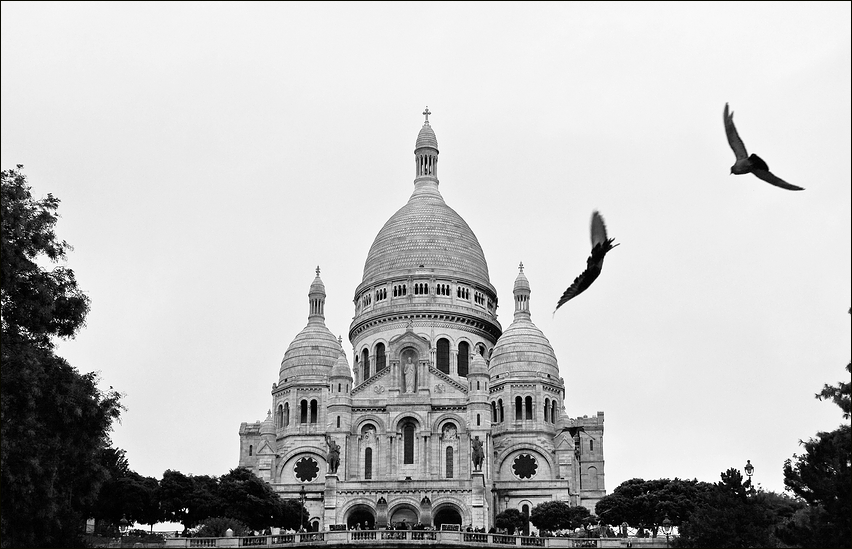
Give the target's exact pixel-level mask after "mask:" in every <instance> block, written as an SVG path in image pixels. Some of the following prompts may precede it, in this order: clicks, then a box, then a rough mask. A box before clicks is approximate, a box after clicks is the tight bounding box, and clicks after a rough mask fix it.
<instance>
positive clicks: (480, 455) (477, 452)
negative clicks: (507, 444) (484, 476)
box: [471, 437, 485, 471]
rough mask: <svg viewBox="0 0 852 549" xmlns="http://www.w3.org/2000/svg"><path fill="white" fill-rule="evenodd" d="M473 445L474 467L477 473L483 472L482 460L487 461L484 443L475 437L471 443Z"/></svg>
mask: <svg viewBox="0 0 852 549" xmlns="http://www.w3.org/2000/svg"><path fill="white" fill-rule="evenodd" d="M471 444H472V445H473V467H474V470H476V471H481V470H482V460H483V459H485V451H484V450H483V449H482V441H481V440H479V437H475V438H474V439H473V441H472V442H471Z"/></svg>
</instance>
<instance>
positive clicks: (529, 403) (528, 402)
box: [526, 396, 533, 419]
mask: <svg viewBox="0 0 852 549" xmlns="http://www.w3.org/2000/svg"><path fill="white" fill-rule="evenodd" d="M526 405H527V406H526V408H527V419H532V418H533V405H532V397H531V396H528V397H527V398H526Z"/></svg>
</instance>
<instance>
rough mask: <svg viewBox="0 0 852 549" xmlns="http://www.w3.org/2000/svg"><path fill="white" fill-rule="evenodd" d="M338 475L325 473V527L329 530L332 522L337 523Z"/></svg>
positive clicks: (323, 520)
mask: <svg viewBox="0 0 852 549" xmlns="http://www.w3.org/2000/svg"><path fill="white" fill-rule="evenodd" d="M337 481H338V478H337V475H336V474H334V473H328V474H326V475H325V494H324V495H323V503H324V509H323V519H322V522H323V529H324V530H328V527H329V525H330V524H337Z"/></svg>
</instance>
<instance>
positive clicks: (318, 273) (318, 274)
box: [317, 265, 320, 276]
mask: <svg viewBox="0 0 852 549" xmlns="http://www.w3.org/2000/svg"><path fill="white" fill-rule="evenodd" d="M319 273H320V271H319V265H317V276H319Z"/></svg>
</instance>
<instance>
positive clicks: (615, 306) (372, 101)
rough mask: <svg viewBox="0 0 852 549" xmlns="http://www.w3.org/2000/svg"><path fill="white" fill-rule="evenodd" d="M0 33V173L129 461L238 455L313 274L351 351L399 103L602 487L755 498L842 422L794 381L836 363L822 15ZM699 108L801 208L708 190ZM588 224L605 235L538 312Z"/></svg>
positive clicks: (847, 247)
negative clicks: (693, 485) (667, 485)
mask: <svg viewBox="0 0 852 549" xmlns="http://www.w3.org/2000/svg"><path fill="white" fill-rule="evenodd" d="M0 20H2V64H0V67H2V69H0V70H2V168H3V169H9V168H12V167H14V166H15V164H19V163H20V164H24V166H25V173H26V174H27V175H28V177H29V180H30V183H31V184H32V186H33V189H34V194H35V195H36V196H38V197H41V196H44V195H45V194H47V193H48V192H51V193H53V194H54V195H56V196H57V197H59V198H60V199H61V200H62V203H61V206H60V214H61V215H62V219H61V221H60V223H59V225H58V234H59V235H60V237H61V238H63V239H65V240H67V241H68V242H69V243H70V244H72V245H73V246H74V251H73V252H72V253H71V254H70V256H69V259H68V265H69V266H70V267H72V268H73V269H74V270H75V272H76V274H77V277H78V281H79V284H80V286H81V287H82V288H83V289H84V290H85V291H86V292H87V293H88V295H89V296H90V297H91V299H92V311H91V314H90V315H89V317H88V325H87V327H86V328H85V329H84V330H83V331H82V332H81V333H80V335H79V336H78V337H77V338H76V340H74V341H71V342H67V343H61V344H60V346H59V353H60V354H61V355H62V356H64V357H66V358H67V359H68V360H69V361H70V362H71V363H72V364H73V365H74V366H76V367H77V368H78V369H79V370H80V371H82V372H87V371H99V372H100V373H101V379H102V386H103V387H104V388H106V387H108V386H110V385H112V386H114V387H116V388H117V389H119V390H120V391H122V392H124V393H125V394H126V396H125V398H124V403H125V404H126V406H127V411H126V412H125V413H124V414H123V418H122V422H121V424H120V425H117V426H116V429H115V432H114V433H113V441H114V443H115V445H116V446H118V447H120V448H124V449H126V450H127V454H128V457H129V460H130V465H131V468H133V469H134V470H136V471H137V472H139V473H141V474H143V475H148V476H155V477H157V478H160V477H162V474H163V471H165V470H166V469H169V468H171V469H177V470H179V471H182V472H184V473H193V474H211V475H221V474H224V473H226V472H227V471H228V470H230V469H231V468H233V467H236V466H237V463H238V448H239V440H238V434H237V431H238V429H239V426H240V423H241V422H243V421H249V422H251V421H256V420H261V419H263V418H265V417H266V412H267V410H268V409H269V408H270V406H271V396H270V390H271V386H272V383H273V382H275V381H277V379H278V368H279V365H280V361H281V358H282V357H283V355H284V352H285V350H286V349H287V346H288V345H289V344H290V342H291V341H292V339H293V337H294V336H295V335H296V334H297V333H298V332H299V331H300V330H301V329H302V328H303V327H304V326H305V324H306V321H307V313H308V301H307V292H308V287H309V285H310V283H311V281H312V280H313V277H314V268H315V267H316V266H317V265H320V267H321V268H322V278H323V281H324V282H325V286H326V291H327V293H328V298H327V301H326V324H327V326H328V327H329V329H330V330H331V331H332V332H333V333H334V334H341V335H343V336H344V339H346V336H347V333H348V329H349V323H350V321H351V319H352V315H353V314H354V306H353V303H352V299H353V296H354V291H355V287H356V286H357V285H358V283H359V282H360V281H361V275H362V271H363V266H364V260H365V259H366V257H367V252H368V250H369V248H370V245H371V244H372V241H373V238H374V237H375V236H376V234H377V233H378V231H379V229H380V228H381V227H382V225H383V224H384V223H385V221H386V220H387V219H388V218H389V217H390V216H391V215H392V214H393V213H394V212H395V211H396V210H397V209H398V208H400V207H401V206H402V205H403V204H405V202H406V201H407V199H408V197H409V195H410V194H411V191H412V190H413V184H412V183H413V180H414V155H413V150H414V142H415V139H416V137H417V132H418V131H419V130H420V127H421V125H422V123H423V116H422V115H421V114H420V113H421V112H422V111H423V109H424V107H425V106H426V105H428V106H429V109H430V110H431V111H432V113H433V114H432V116H431V117H430V121H431V123H432V127H433V128H434V130H435V133H436V135H437V137H438V144H439V148H440V155H441V156H440V170H439V172H438V175H439V178H440V182H441V186H440V189H441V192H442V194H443V196H444V198H445V200H446V201H447V203H448V204H449V205H450V206H451V207H452V208H454V209H455V210H456V211H457V212H458V213H459V214H460V215H461V216H462V217H463V218H464V219H465V220H466V221H467V222H468V224H469V225H470V227H471V228H472V229H473V231H474V232H475V234H476V235H477V237H478V238H479V241H480V243H481V245H482V248H483V250H484V251H485V255H486V258H487V260H488V264H489V268H490V273H491V282H492V284H494V286H495V287H496V288H497V290H498V294H499V299H500V308H499V310H498V312H499V315H500V316H499V318H500V322H501V323H502V325H503V327H504V328H506V327H508V325H509V324H510V323H511V320H512V310H513V305H512V293H511V292H512V283H513V281H514V279H515V276H516V275H517V265H518V263H519V262H520V261H523V262H524V265H525V267H526V268H525V273H526V275H527V277H528V278H529V281H530V284H531V286H532V303H531V308H532V313H533V321H534V322H535V323H536V324H537V326H538V327H539V328H540V329H541V330H542V331H543V332H544V333H545V335H547V337H548V338H549V339H550V341H551V343H552V344H553V347H554V349H555V351H556V354H557V357H558V359H559V365H560V369H561V372H562V375H563V377H564V378H565V383H566V388H567V397H566V412H567V413H568V414H569V415H570V416H572V417H575V416H582V415H586V414H587V415H593V414H595V413H596V412H597V411H598V410H603V411H605V413H606V423H605V426H606V431H605V439H604V447H605V452H606V453H605V457H606V488H607V491H608V492H611V491H612V490H613V489H615V487H617V486H618V485H619V484H620V483H621V482H623V481H625V480H628V479H630V478H634V477H641V478H645V479H653V478H665V477H667V478H673V477H681V478H698V479H699V480H706V481H711V482H713V481H716V480H718V478H719V473H720V472H721V471H723V470H725V469H727V468H729V467H742V465H744V464H745V462H746V459H751V461H752V463H753V464H754V465H755V468H756V471H755V481H756V482H760V483H761V484H762V485H763V486H764V488H767V489H771V490H776V491H780V490H782V489H783V476H782V466H783V462H784V460H785V459H786V458H788V457H790V456H792V454H793V453H795V452H800V451H801V447H800V446H799V445H798V441H799V440H800V439H807V438H808V437H811V436H813V435H815V434H816V432H817V431H819V430H832V429H834V428H836V427H837V426H838V425H839V424H840V423H841V421H842V418H841V415H840V412H839V409H838V408H837V407H836V406H834V405H833V404H830V403H824V402H819V401H817V400H815V399H814V393H816V392H818V391H819V390H820V389H821V388H822V386H823V384H824V383H836V382H837V381H839V380H840V379H842V378H843V377H844V376H846V379H847V380H848V379H849V378H848V375H847V374H846V373H845V371H844V366H845V365H846V364H847V363H848V362H849V360H850V354H852V352H851V350H850V347H851V346H852V345H851V344H850V317H849V315H848V314H847V310H848V309H849V306H850V304H852V296H850V283H851V281H852V274H850V263H852V257H850V256H852V242H850V236H852V230H851V229H850V223H852V215H850V180H851V179H852V175H850V133H852V129H850V103H851V102H852V95H850V66H851V65H852V63H850V49H852V44H851V43H850V3H848V2H843V3H818V2H807V3H794V2H782V3H770V2H759V3H753V4H747V3H746V4H741V3H736V4H734V3H731V4H728V3H709V4H708V3H691V2H690V3H685V4H676V3H669V2H666V3H653V4H651V3H647V4H646V3H642V4H626V3H484V2H477V3H459V4H441V3H434V2H427V3H404V4H403V3H399V4H395V3H376V4H373V3H368V4H348V3H341V4H322V3H313V2H312V3H305V4H300V3H295V4H291V3H283V4H282V3H267V2H263V3H239V4H231V3H216V4H207V3H115V4H110V3H101V2H98V3H85V4H79V3H77V4H75V3H19V2H3V3H2V18H0ZM726 101H727V102H730V104H731V108H732V109H733V110H734V111H735V113H736V116H735V121H736V123H737V128H738V129H739V132H740V135H741V136H742V138H743V140H744V141H745V144H746V146H747V147H748V149H749V152H750V153H751V152H754V153H757V154H759V155H761V156H762V157H763V158H764V159H765V160H766V161H767V162H768V164H769V166H770V168H771V169H772V171H773V172H774V173H775V174H777V175H779V176H780V177H782V178H784V179H786V180H787V181H789V182H791V183H793V184H796V185H800V186H803V187H805V188H806V190H805V191H804V192H789V191H784V190H782V189H778V188H775V187H772V186H770V185H768V184H766V183H764V182H762V181H760V180H758V179H756V178H755V177H753V176H751V175H746V176H729V175H728V172H729V169H730V166H731V165H732V164H733V162H734V155H733V153H732V152H731V150H730V148H729V147H728V144H727V141H726V139H725V132H724V129H723V123H722V110H723V108H724V105H725V102H726ZM594 209H599V210H600V211H601V213H602V214H603V216H604V218H605V219H606V222H607V227H608V229H609V235H610V236H611V237H614V238H615V239H616V241H617V242H620V243H621V246H619V247H618V248H617V249H615V250H614V251H613V252H612V253H611V254H609V256H608V257H607V260H606V265H605V267H604V270H603V274H602V275H601V277H600V278H599V279H598V280H597V281H596V282H595V284H594V285H593V286H592V287H591V289H590V290H588V291H587V292H586V293H585V294H583V295H581V296H580V297H578V298H576V299H575V300H573V301H571V302H569V303H568V305H566V306H564V307H563V308H561V309H560V310H559V311H558V313H557V314H556V315H555V317H552V316H551V313H552V311H553V307H554V306H555V304H556V300H557V299H558V297H559V296H560V295H561V293H562V292H563V290H564V289H565V288H566V287H567V286H568V285H569V284H570V283H571V281H572V280H573V279H574V277H575V276H576V275H578V274H579V273H580V271H582V270H583V269H584V268H585V261H586V257H587V256H588V253H589V248H590V244H589V227H588V225H589V218H590V216H591V212H592V210H594ZM345 345H346V346H347V348H348V347H349V345H348V343H345ZM349 361H350V364H351V362H352V357H351V353H350V356H349Z"/></svg>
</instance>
